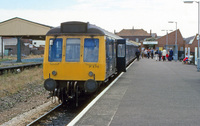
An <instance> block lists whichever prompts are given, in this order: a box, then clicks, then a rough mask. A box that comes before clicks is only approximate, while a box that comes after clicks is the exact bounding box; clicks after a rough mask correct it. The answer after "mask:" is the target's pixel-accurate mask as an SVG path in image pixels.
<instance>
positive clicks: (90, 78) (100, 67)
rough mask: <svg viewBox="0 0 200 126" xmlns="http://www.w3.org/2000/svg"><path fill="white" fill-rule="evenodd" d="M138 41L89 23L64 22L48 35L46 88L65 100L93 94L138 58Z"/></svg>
mask: <svg viewBox="0 0 200 126" xmlns="http://www.w3.org/2000/svg"><path fill="white" fill-rule="evenodd" d="M137 49H138V46H137V45H136V44H133V43H132V42H129V41H128V40H126V39H123V38H121V37H119V36H117V35H116V34H113V33H111V32H108V31H106V30H104V29H102V28H100V27H98V26H96V25H93V24H90V23H89V22H80V21H70V22H64V23H61V25H60V26H58V27H55V28H52V29H51V30H49V31H48V32H47V34H46V41H45V52H44V61H43V76H44V79H45V81H44V87H45V89H46V90H47V91H50V97H53V96H56V97H58V99H59V100H60V101H62V102H63V103H65V102H66V101H68V100H70V99H75V100H74V101H75V102H76V104H77V102H78V97H79V96H80V95H81V94H83V93H84V94H91V93H94V92H96V91H97V90H98V89H99V87H100V86H101V85H102V84H104V83H105V82H106V81H108V80H109V79H110V78H112V77H113V76H114V75H116V74H117V73H120V72H125V71H126V66H127V65H128V64H129V63H130V62H131V61H133V60H134V59H135V58H136V55H135V52H136V50H137Z"/></svg>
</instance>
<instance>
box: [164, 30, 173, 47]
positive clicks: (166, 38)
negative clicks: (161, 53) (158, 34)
mask: <svg viewBox="0 0 200 126" xmlns="http://www.w3.org/2000/svg"><path fill="white" fill-rule="evenodd" d="M161 31H166V50H167V49H168V31H172V30H161Z"/></svg>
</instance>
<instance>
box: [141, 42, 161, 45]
mask: <svg viewBox="0 0 200 126" xmlns="http://www.w3.org/2000/svg"><path fill="white" fill-rule="evenodd" d="M157 44H158V41H144V42H143V45H157Z"/></svg>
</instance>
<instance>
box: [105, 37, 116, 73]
mask: <svg viewBox="0 0 200 126" xmlns="http://www.w3.org/2000/svg"><path fill="white" fill-rule="evenodd" d="M114 54H115V52H114V41H113V40H111V39H108V38H107V39H106V71H107V76H110V75H112V74H113V73H115V56H114Z"/></svg>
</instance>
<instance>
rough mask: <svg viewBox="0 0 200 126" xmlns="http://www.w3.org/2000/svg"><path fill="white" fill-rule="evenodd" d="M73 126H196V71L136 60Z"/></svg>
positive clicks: (199, 102) (199, 114)
mask: <svg viewBox="0 0 200 126" xmlns="http://www.w3.org/2000/svg"><path fill="white" fill-rule="evenodd" d="M76 125H77V126H200V72H197V68H196V66H194V65H184V64H182V63H181V62H174V61H173V62H163V61H155V60H153V59H141V60H140V61H136V62H135V63H134V64H133V65H132V66H131V67H130V68H129V69H128V70H127V72H126V73H124V74H123V75H122V76H121V78H120V79H119V80H118V81H117V82H116V83H115V84H114V85H113V86H112V87H111V88H110V89H109V90H108V91H107V92H106V93H105V94H104V95H103V96H102V97H101V98H100V99H99V101H97V102H96V104H95V105H94V106H93V107H92V108H91V109H90V110H89V111H88V112H87V113H86V114H85V115H84V116H83V117H82V118H81V120H79V122H78V123H77V124H76Z"/></svg>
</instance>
